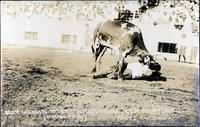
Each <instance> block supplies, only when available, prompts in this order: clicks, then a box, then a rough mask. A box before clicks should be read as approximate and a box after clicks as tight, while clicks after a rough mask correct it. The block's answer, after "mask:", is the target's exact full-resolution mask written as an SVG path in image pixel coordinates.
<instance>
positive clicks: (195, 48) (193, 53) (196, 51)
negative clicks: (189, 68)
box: [190, 46, 198, 64]
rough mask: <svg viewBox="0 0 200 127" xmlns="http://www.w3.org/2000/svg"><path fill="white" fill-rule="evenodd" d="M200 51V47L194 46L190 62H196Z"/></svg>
mask: <svg viewBox="0 0 200 127" xmlns="http://www.w3.org/2000/svg"><path fill="white" fill-rule="evenodd" d="M197 53H198V47H195V46H192V48H191V52H190V62H191V63H194V64H195V63H196V57H197Z"/></svg>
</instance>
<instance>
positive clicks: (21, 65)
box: [1, 47, 198, 126]
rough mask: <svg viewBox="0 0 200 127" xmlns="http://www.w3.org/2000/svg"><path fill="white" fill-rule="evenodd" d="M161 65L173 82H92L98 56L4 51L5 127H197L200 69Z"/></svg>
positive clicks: (111, 58) (107, 63) (107, 60)
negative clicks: (166, 126)
mask: <svg viewBox="0 0 200 127" xmlns="http://www.w3.org/2000/svg"><path fill="white" fill-rule="evenodd" d="M103 61H104V62H103V65H102V68H104V67H107V66H110V65H112V64H113V63H115V62H116V58H115V57H114V56H110V55H107V56H105V57H104V58H103ZM159 62H160V64H161V65H162V70H161V73H162V76H164V77H166V79H167V81H162V80H160V81H147V80H125V81H117V80H111V79H106V78H103V79H92V77H91V75H90V71H91V69H92V67H93V61H92V54H89V53H80V52H73V53H69V52H59V51H57V50H53V49H51V50H49V49H39V48H38V49H36V48H9V47H8V48H3V49H2V104H1V105H2V115H1V118H2V121H1V122H2V125H3V126H44V125H46V126H49V125H54V126H56V125H59V126H61V125H179V126H189V125H192V126H197V124H198V122H197V120H198V116H197V115H198V110H197V103H198V98H197V96H196V92H197V91H196V87H197V80H198V79H197V77H198V76H197V75H198V68H197V66H195V65H192V64H187V63H178V62H175V61H163V60H160V61H159Z"/></svg>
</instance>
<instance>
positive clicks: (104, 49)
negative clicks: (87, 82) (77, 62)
mask: <svg viewBox="0 0 200 127" xmlns="http://www.w3.org/2000/svg"><path fill="white" fill-rule="evenodd" d="M106 50H107V48H106V47H104V48H103V50H102V51H101V53H100V55H99V57H98V59H97V63H98V70H97V72H98V71H99V70H100V65H101V58H102V57H103V55H104V54H105V52H106Z"/></svg>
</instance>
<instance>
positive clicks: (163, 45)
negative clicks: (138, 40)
mask: <svg viewBox="0 0 200 127" xmlns="http://www.w3.org/2000/svg"><path fill="white" fill-rule="evenodd" d="M158 52H166V53H174V54H176V53H177V50H176V44H175V43H167V42H159V43H158Z"/></svg>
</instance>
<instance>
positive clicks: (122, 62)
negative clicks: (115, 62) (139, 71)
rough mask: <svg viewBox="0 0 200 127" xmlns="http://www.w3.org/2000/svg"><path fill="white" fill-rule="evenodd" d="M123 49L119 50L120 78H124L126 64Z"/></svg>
mask: <svg viewBox="0 0 200 127" xmlns="http://www.w3.org/2000/svg"><path fill="white" fill-rule="evenodd" d="M122 53H123V52H122V51H119V71H118V80H124V77H123V73H124V71H125V70H124V69H123V65H124V57H123V55H122Z"/></svg>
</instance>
